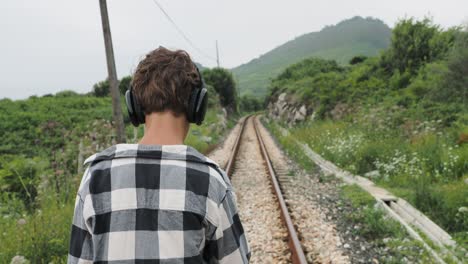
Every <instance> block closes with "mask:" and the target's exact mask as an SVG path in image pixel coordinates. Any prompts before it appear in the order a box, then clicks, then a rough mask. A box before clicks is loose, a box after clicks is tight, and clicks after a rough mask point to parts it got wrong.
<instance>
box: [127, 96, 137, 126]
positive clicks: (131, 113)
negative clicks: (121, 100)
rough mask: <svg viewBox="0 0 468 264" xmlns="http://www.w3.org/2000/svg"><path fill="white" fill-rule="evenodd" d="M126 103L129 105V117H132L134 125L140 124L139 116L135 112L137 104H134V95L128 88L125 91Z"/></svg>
mask: <svg viewBox="0 0 468 264" xmlns="http://www.w3.org/2000/svg"><path fill="white" fill-rule="evenodd" d="M125 104H126V105H127V112H128V117H129V118H130V121H131V122H132V125H134V126H136V127H137V126H138V125H139V123H138V118H137V115H136V112H135V106H134V104H133V95H132V92H131V90H127V91H126V92H125Z"/></svg>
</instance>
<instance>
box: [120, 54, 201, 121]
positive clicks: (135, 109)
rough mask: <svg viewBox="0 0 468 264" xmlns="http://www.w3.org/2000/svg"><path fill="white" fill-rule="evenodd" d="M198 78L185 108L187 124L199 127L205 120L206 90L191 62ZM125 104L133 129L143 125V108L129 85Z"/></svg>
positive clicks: (198, 71)
mask: <svg viewBox="0 0 468 264" xmlns="http://www.w3.org/2000/svg"><path fill="white" fill-rule="evenodd" d="M192 63H193V65H194V67H195V69H196V70H197V73H198V76H199V77H200V84H199V85H197V86H195V87H192V91H191V92H190V97H189V100H188V102H189V104H188V106H187V113H186V116H187V120H188V122H189V123H195V124H197V125H201V124H202V122H203V120H204V119H205V114H206V108H207V104H208V90H207V89H206V88H205V82H204V80H203V76H202V75H201V73H200V70H199V69H198V66H197V65H196V64H195V63H194V62H193V61H192ZM125 103H126V105H127V112H128V116H129V118H130V121H131V122H132V124H133V125H134V126H135V127H138V126H139V125H140V124H144V123H145V113H144V110H143V107H142V106H141V105H140V104H139V102H138V100H137V98H136V96H135V95H134V93H133V87H132V86H131V85H130V87H129V88H128V90H127V91H126V92H125Z"/></svg>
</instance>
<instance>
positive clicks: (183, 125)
mask: <svg viewBox="0 0 468 264" xmlns="http://www.w3.org/2000/svg"><path fill="white" fill-rule="evenodd" d="M188 126H189V124H188V122H187V119H186V117H185V116H184V115H179V116H177V117H176V116H175V115H174V114H173V113H172V112H170V111H166V112H159V113H151V114H148V115H146V116H145V134H144V136H143V137H142V138H141V140H140V142H138V143H139V144H143V145H182V144H183V143H184V140H185V137H186V136H187V131H188Z"/></svg>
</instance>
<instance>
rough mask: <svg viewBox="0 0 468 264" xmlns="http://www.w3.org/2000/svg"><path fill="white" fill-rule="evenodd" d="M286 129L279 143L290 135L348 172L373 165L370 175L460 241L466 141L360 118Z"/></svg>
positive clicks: (464, 219)
mask: <svg viewBox="0 0 468 264" xmlns="http://www.w3.org/2000/svg"><path fill="white" fill-rule="evenodd" d="M270 127H273V128H272V130H273V131H276V130H275V129H276V128H274V126H270ZM290 133H291V135H290V136H289V137H284V138H281V139H280V140H279V141H280V143H282V144H283V145H285V146H287V145H294V144H295V143H293V139H294V138H296V139H298V140H299V141H301V142H305V143H307V144H308V145H309V146H310V147H311V148H312V149H313V150H314V151H316V152H318V153H319V154H320V155H322V156H323V157H324V158H325V159H327V160H330V161H331V162H333V163H335V164H337V165H338V166H339V167H341V168H343V169H346V170H348V171H351V172H352V173H354V174H358V175H365V174H366V173H368V172H371V171H378V172H379V174H378V175H377V176H374V177H373V178H371V180H373V181H374V182H376V183H377V184H379V185H381V186H383V187H385V188H387V189H389V190H391V191H394V192H395V194H396V195H399V196H401V197H402V198H405V199H407V200H408V201H409V202H410V203H412V204H413V205H414V206H416V207H417V208H418V209H419V210H421V211H422V212H423V213H425V214H426V215H428V216H429V217H430V218H431V219H432V220H433V221H435V222H436V223H437V224H439V225H441V226H442V227H443V228H444V229H445V230H446V231H448V232H449V233H451V234H453V235H454V236H455V238H456V239H457V240H458V238H460V240H458V241H459V242H460V243H461V244H462V245H465V246H466V238H464V237H466V236H464V235H463V234H464V233H466V232H467V230H468V225H467V223H468V215H466V214H465V213H460V212H459V210H460V208H463V207H468V198H467V197H468V186H467V185H466V183H465V182H464V181H465V179H466V178H467V176H468V174H467V171H468V164H467V160H468V145H467V144H465V145H462V146H458V145H456V144H455V140H456V138H454V137H453V136H452V135H451V132H450V131H446V132H445V133H437V132H422V133H421V134H416V135H414V136H412V137H411V138H410V139H407V138H405V137H403V136H401V135H400V134H399V133H398V131H397V130H396V129H395V130H389V129H386V130H384V129H380V128H378V127H377V128H376V127H374V128H372V127H370V126H367V125H366V124H365V123H364V121H363V123H359V122H358V123H350V122H346V121H317V122H314V123H308V122H306V123H305V124H302V125H299V126H296V127H294V128H292V129H291V130H290ZM288 148H290V153H291V154H292V156H293V157H294V156H298V157H299V158H298V159H299V161H300V159H302V158H301V157H300V154H299V153H295V152H297V151H300V150H299V149H298V148H297V147H286V149H288ZM300 163H301V164H305V165H306V166H309V165H307V164H306V163H307V161H300Z"/></svg>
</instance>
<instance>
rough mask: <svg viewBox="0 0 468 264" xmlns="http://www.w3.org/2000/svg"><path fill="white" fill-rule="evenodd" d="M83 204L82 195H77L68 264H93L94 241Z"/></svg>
mask: <svg viewBox="0 0 468 264" xmlns="http://www.w3.org/2000/svg"><path fill="white" fill-rule="evenodd" d="M83 204H84V202H83V200H82V199H81V197H80V195H77V196H76V202H75V212H74V215H73V223H72V228H71V236H70V247H69V253H68V261H67V263H68V264H71V263H80V264H81V263H92V261H93V246H92V239H91V234H90V232H89V231H88V229H87V227H86V225H85V220H84V217H83Z"/></svg>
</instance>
